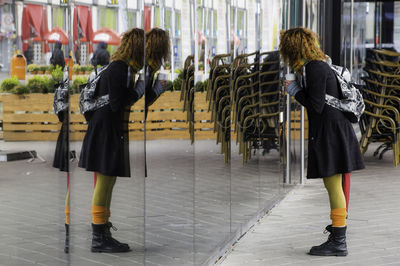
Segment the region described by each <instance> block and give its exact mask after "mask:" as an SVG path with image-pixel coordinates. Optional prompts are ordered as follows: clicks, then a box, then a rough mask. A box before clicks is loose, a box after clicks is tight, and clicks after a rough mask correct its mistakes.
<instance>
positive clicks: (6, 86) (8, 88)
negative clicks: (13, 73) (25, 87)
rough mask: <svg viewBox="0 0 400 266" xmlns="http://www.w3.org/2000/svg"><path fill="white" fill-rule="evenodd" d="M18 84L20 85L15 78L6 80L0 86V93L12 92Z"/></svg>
mask: <svg viewBox="0 0 400 266" xmlns="http://www.w3.org/2000/svg"><path fill="white" fill-rule="evenodd" d="M20 84H21V83H20V82H19V80H18V78H17V77H11V78H6V79H4V80H3V81H2V82H1V84H0V91H2V92H12V90H13V89H14V88H15V87H16V86H18V85H20Z"/></svg>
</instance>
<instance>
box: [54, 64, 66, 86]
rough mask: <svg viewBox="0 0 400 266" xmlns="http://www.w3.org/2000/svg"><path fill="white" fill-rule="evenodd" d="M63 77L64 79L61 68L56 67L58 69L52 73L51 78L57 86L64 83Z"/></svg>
mask: <svg viewBox="0 0 400 266" xmlns="http://www.w3.org/2000/svg"><path fill="white" fill-rule="evenodd" d="M63 77H64V72H63V70H62V68H61V66H56V68H54V69H53V70H52V71H51V78H52V79H53V81H54V83H55V84H56V83H59V82H60V81H62V79H63Z"/></svg>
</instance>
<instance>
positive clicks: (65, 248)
mask: <svg viewBox="0 0 400 266" xmlns="http://www.w3.org/2000/svg"><path fill="white" fill-rule="evenodd" d="M64 252H65V253H67V254H68V253H69V224H65V245H64Z"/></svg>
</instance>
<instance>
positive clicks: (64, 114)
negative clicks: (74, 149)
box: [53, 110, 69, 172]
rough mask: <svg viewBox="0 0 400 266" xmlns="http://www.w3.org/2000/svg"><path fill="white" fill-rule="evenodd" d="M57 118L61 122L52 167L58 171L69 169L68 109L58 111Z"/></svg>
mask: <svg viewBox="0 0 400 266" xmlns="http://www.w3.org/2000/svg"><path fill="white" fill-rule="evenodd" d="M58 119H59V120H60V122H62V126H61V129H60V133H59V134H58V138H57V143H56V150H55V152H54V159H53V167H54V168H58V169H60V171H63V172H68V171H69V116H68V110H66V111H61V112H59V113H58Z"/></svg>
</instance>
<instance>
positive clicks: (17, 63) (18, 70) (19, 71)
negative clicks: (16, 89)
mask: <svg viewBox="0 0 400 266" xmlns="http://www.w3.org/2000/svg"><path fill="white" fill-rule="evenodd" d="M25 75H26V59H25V56H24V55H22V54H21V52H20V51H19V50H17V51H16V52H15V54H14V55H13V57H11V71H10V76H11V77H14V76H15V77H17V78H18V79H19V80H25Z"/></svg>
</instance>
